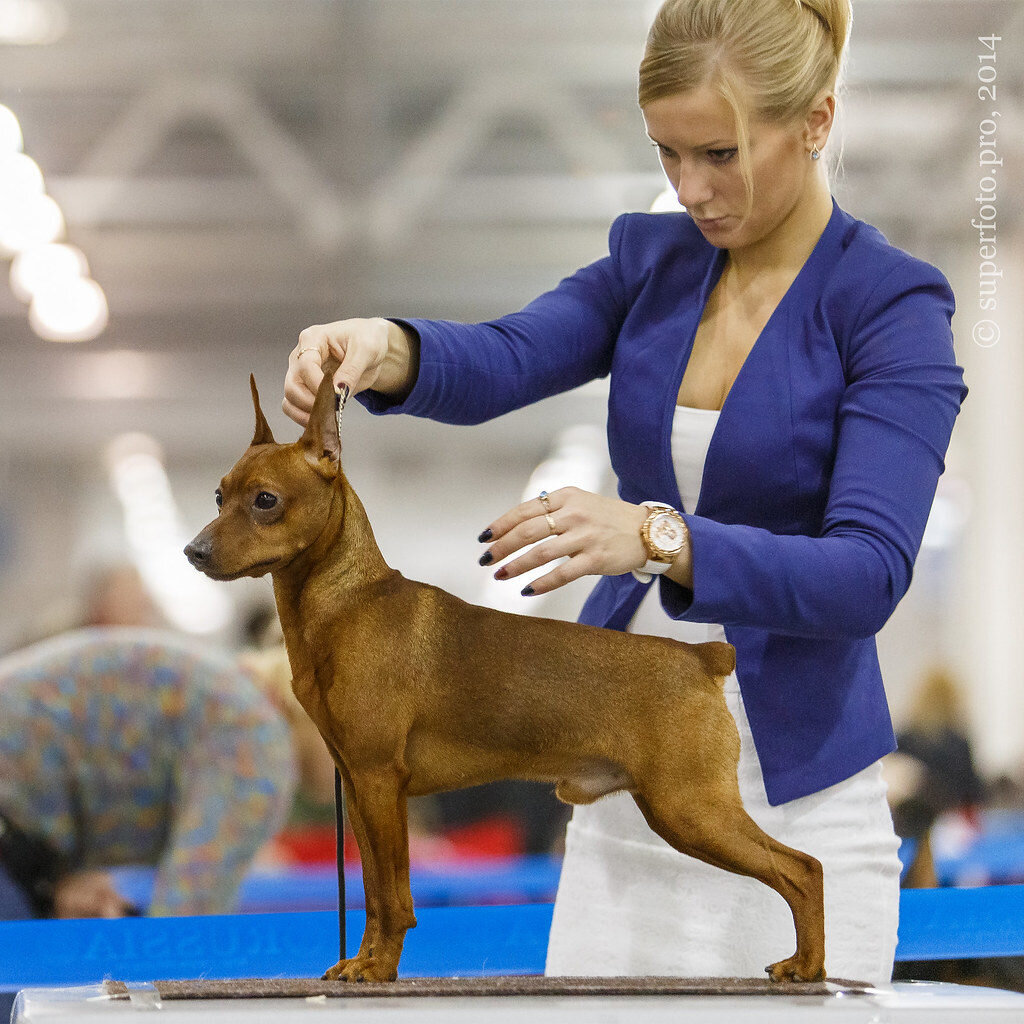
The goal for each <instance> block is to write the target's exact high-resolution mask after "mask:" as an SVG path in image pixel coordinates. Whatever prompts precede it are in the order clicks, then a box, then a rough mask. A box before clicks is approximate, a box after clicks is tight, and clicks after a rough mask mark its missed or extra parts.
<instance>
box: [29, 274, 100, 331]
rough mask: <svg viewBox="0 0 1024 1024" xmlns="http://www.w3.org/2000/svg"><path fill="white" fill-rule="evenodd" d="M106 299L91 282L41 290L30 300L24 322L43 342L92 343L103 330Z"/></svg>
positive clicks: (86, 279)
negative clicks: (26, 320) (26, 317)
mask: <svg viewBox="0 0 1024 1024" xmlns="http://www.w3.org/2000/svg"><path fill="white" fill-rule="evenodd" d="M107 319H108V310H107V297H106V296H105V295H104V294H103V289H102V288H101V287H100V286H99V285H98V284H97V283H96V282H95V281H93V280H92V279H91V278H75V279H74V280H70V281H64V282H62V283H60V284H58V285H55V286H53V287H49V288H44V289H43V290H42V291H40V292H38V293H37V294H36V296H35V298H34V299H33V300H32V306H31V307H30V309H29V314H28V322H29V324H30V325H31V326H32V330H33V331H35V332H36V334H37V335H39V337H40V338H42V339H43V340H44V341H92V339H93V338H96V337H98V336H99V335H100V334H101V333H102V332H103V330H104V328H105V327H106V326H107Z"/></svg>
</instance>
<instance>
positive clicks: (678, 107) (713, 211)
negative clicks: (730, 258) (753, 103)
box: [643, 86, 814, 249]
mask: <svg viewBox="0 0 1024 1024" xmlns="http://www.w3.org/2000/svg"><path fill="white" fill-rule="evenodd" d="M643 114H644V120H645V121H646V123H647V134H648V135H649V136H650V137H651V139H652V140H653V141H654V142H655V144H656V145H657V148H658V154H659V156H660V158H661V165H662V167H664V168H665V173H666V174H667V175H668V179H669V181H670V182H671V183H672V187H673V188H674V189H675V191H676V194H677V195H678V197H679V202H680V203H681V204H682V205H683V206H685V207H686V209H687V211H688V212H689V213H690V214H691V215H692V216H693V218H694V220H695V221H696V222H697V226H698V227H699V228H700V229H701V232H702V233H703V234H704V237H705V238H706V239H707V240H708V241H709V242H710V243H711V244H712V245H715V246H717V247H718V248H720V249H739V248H743V247H745V246H748V245H751V244H753V243H756V242H760V241H762V240H763V239H765V238H766V237H767V236H768V235H770V234H771V232H772V231H773V230H774V229H775V228H776V227H778V226H779V224H781V223H782V221H783V220H784V219H785V218H786V217H787V216H788V215H789V214H790V213H791V212H792V210H793V209H794V207H795V206H796V205H797V204H798V203H799V202H800V200H801V198H802V197H803V196H804V195H805V194H807V193H808V192H809V189H808V188H807V185H808V182H810V181H811V180H812V171H813V169H814V164H813V163H812V161H811V160H810V159H809V154H808V150H807V147H806V144H805V142H804V139H803V133H802V130H801V126H791V127H788V128H783V127H780V126H778V125H774V124H767V123H765V122H763V121H755V120H752V121H751V123H750V158H751V162H752V164H753V184H754V196H753V206H752V208H751V211H750V215H749V216H748V217H744V211H745V208H746V202H747V197H746V189H745V188H744V184H743V177H742V176H741V174H740V161H739V151H738V149H737V146H738V142H737V136H736V127H735V122H734V119H733V113H732V108H731V107H730V106H729V104H728V103H726V101H725V100H724V99H722V97H721V96H719V95H717V94H716V93H715V92H713V91H712V90H711V89H710V88H709V87H708V86H701V87H700V88H699V89H693V90H691V91H689V92H681V93H675V94H673V95H671V96H663V97H661V98H660V99H657V100H652V101H651V102H650V103H648V104H647V106H646V107H645V108H644V111H643Z"/></svg>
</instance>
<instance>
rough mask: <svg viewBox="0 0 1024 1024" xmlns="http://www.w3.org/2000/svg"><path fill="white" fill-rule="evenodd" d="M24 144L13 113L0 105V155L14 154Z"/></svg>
mask: <svg viewBox="0 0 1024 1024" xmlns="http://www.w3.org/2000/svg"><path fill="white" fill-rule="evenodd" d="M24 144H25V141H24V139H23V138H22V135H21V125H20V124H19V123H18V119H17V117H15V115H14V111H13V110H11V109H10V108H9V107H5V106H4V105H3V104H2V103H0V153H16V152H19V151H20V150H21V147H22V146H23V145H24Z"/></svg>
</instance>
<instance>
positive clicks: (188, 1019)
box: [11, 982, 1024, 1024]
mask: <svg viewBox="0 0 1024 1024" xmlns="http://www.w3.org/2000/svg"><path fill="white" fill-rule="evenodd" d="M140 1013H149V1014H153V1013H157V1014H159V1018H158V1019H157V1024H160V1022H162V1024H194V1022H196V1021H197V1020H198V1019H199V1016H200V1015H201V1016H202V1018H203V1020H205V1021H208V1022H209V1024H311V1022H313V1021H315V1020H316V1019H318V1018H319V1019H323V1018H325V1017H327V1016H329V1017H331V1018H334V1017H335V1016H339V1015H340V1016H342V1017H343V1019H344V1020H345V1021H346V1024H361V1022H368V1024H442V1022H444V1024H448V1022H451V1024H461V1022H466V1024H469V1022H473V1024H477V1022H479V1021H486V1022H487V1024H549V1022H550V1024H574V1022H580V1024H584V1022H586V1024H593V1022H601V1024H641V1022H643V1024H661V1022H665V1024H668V1022H672V1024H679V1022H680V1021H685V1022H686V1024H736V1022H738V1021H743V1022H750V1024H791V1022H792V1024H805V1022H806V1024H810V1022H812V1021H823V1022H826V1024H830V1022H835V1024H954V1022H955V1024H963V1022H967V1024H996V1022H999V1024H1004V1022H1005V1024H1011V1022H1013V1024H1021V1022H1024V994H1020V993H1016V992H1004V991H1001V990H998V989H985V988H971V987H967V986H963V985H944V984H937V983H932V982H914V983H897V984H896V985H894V986H892V988H891V989H885V990H883V989H877V990H873V991H871V992H870V993H866V994H860V993H858V994H856V995H829V996H787V995H772V996H733V995H714V996H697V995H682V996H680V995H653V996H651V995H643V996H639V995H618V996H608V995H573V996H546V995H545V996H541V995H532V996H498V997H494V996H479V997H477V996H424V997H410V998H394V997H391V998H377V997H365V998H358V999H349V998H333V997H328V996H323V995H321V996H314V997H310V998H288V999H277V998H271V999H184V1000H177V999H176V1000H164V1001H163V1002H161V1001H160V1000H159V998H158V996H157V993H156V990H155V989H153V988H152V987H151V986H145V985H136V986H132V994H131V997H130V998H129V999H123V998H122V999H115V998H112V997H111V996H110V995H107V994H106V993H105V992H104V990H103V989H102V988H101V987H100V986H85V987H77V988H35V989H25V990H23V991H22V992H21V993H20V994H19V995H18V997H17V1000H16V1002H15V1005H14V1011H13V1013H12V1016H11V1021H12V1024H30V1022H37V1021H38V1022H46V1024H63V1022H67V1024H71V1022H73V1021H82V1020H87V1021H88V1024H107V1022H109V1024H130V1022H129V1021H128V1018H129V1017H132V1016H137V1015H138V1014H140Z"/></svg>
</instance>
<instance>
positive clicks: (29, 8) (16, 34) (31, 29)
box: [0, 0, 68, 46]
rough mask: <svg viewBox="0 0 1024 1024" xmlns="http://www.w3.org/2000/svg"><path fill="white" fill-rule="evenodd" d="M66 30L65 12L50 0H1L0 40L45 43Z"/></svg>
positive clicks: (30, 43) (10, 43) (26, 43)
mask: <svg viewBox="0 0 1024 1024" xmlns="http://www.w3.org/2000/svg"><path fill="white" fill-rule="evenodd" d="M67 30H68V13H67V11H66V10H65V9H64V7H63V6H62V5H60V4H58V3H54V2H53V0H0V43H7V44H8V45H15V46H45V45H47V44H48V43H55V42H56V41H57V40H58V39H60V37H61V36H63V35H64V33H65V32H67Z"/></svg>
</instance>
